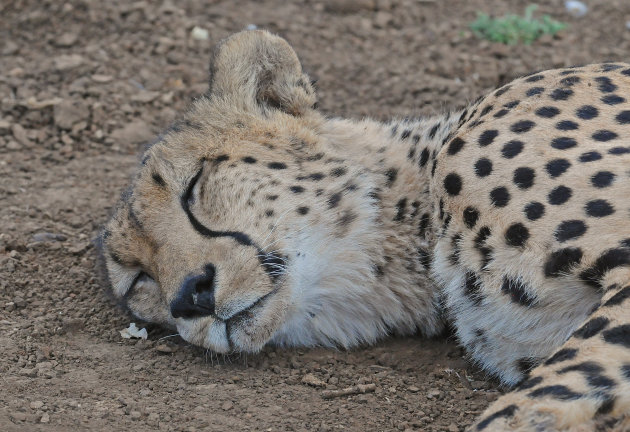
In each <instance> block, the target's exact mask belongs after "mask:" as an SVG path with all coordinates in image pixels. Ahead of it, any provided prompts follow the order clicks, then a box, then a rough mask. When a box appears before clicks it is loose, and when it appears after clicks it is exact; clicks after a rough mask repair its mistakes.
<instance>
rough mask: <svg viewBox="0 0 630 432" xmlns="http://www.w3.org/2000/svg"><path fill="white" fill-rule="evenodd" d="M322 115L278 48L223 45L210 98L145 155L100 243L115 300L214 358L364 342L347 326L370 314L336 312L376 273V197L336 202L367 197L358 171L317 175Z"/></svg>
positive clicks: (265, 40) (291, 59)
mask: <svg viewBox="0 0 630 432" xmlns="http://www.w3.org/2000/svg"><path fill="white" fill-rule="evenodd" d="M315 102H316V96H315V93H314V91H313V88H312V86H311V83H310V80H309V78H308V77H307V76H306V75H305V74H304V73H303V72H302V69H301V66H300V63H299V61H298V59H297V56H296V55H295V53H294V51H293V50H292V49H291V48H290V47H289V45H288V44H287V43H286V42H285V41H284V40H283V39H281V38H279V37H277V36H274V35H271V34H269V33H267V32H262V31H252V32H243V33H239V34H236V35H234V36H232V37H230V38H228V39H226V40H224V41H223V42H221V43H220V45H219V46H218V47H217V49H216V50H215V53H214V55H213V61H212V65H211V79H210V89H209V91H208V93H207V94H206V95H205V96H203V97H201V98H200V99H198V100H197V101H196V102H195V103H194V105H193V107H192V109H191V110H190V111H189V112H188V113H187V114H186V115H185V117H184V118H183V119H182V120H181V121H180V122H178V123H177V124H175V126H174V127H172V128H171V129H170V130H169V131H167V132H166V133H165V134H164V135H163V136H161V137H160V139H159V140H158V141H157V142H156V143H155V144H153V145H152V146H151V147H150V148H149V149H148V150H147V151H146V153H145V154H144V156H143V159H142V163H141V165H140V166H139V169H138V172H137V175H136V176H135V178H134V180H133V183H132V185H131V187H130V188H129V189H128V190H127V192H125V193H124V194H123V197H122V199H121V201H120V203H119V204H118V206H117V207H116V210H115V213H114V215H113V216H112V218H111V219H110V220H109V222H108V223H107V224H106V226H105V229H104V230H103V234H102V237H103V255H104V257H105V260H106V266H107V271H108V276H109V279H110V282H111V286H112V290H113V292H114V294H115V296H117V297H118V298H120V299H122V300H123V301H124V302H125V303H126V305H127V306H128V307H129V309H130V310H131V311H132V312H133V313H134V314H135V315H137V316H138V317H139V318H141V319H143V320H146V321H150V322H156V323H161V324H164V325H167V326H170V327H175V328H176V329H177V331H178V332H179V333H180V335H181V336H182V337H183V338H184V339H186V340H187V341H189V342H191V343H193V344H196V345H200V346H203V347H206V348H210V349H212V350H214V351H217V352H230V351H246V352H247V351H249V352H254V351H257V350H259V349H260V348H261V347H262V346H264V345H265V344H266V343H267V342H269V341H271V340H273V341H275V342H278V343H281V344H296V343H299V344H328V345H341V346H349V345H352V344H354V343H356V342H357V341H361V340H362V339H363V340H365V339H366V338H367V336H365V335H363V334H361V332H360V331H358V330H357V329H352V328H350V327H352V326H353V325H356V324H354V323H356V322H358V320H357V317H356V316H353V314H361V313H363V314H367V313H368V312H366V311H365V310H361V308H358V309H357V311H355V312H347V311H345V312H343V313H341V309H340V308H341V307H343V305H344V304H347V302H348V301H351V298H345V299H342V298H340V297H339V296H338V294H335V292H339V290H340V285H343V284H344V283H348V282H347V281H348V280H350V279H352V278H354V279H355V280H356V279H357V278H360V277H361V275H362V274H363V275H364V276H366V277H367V276H369V274H370V271H371V267H370V263H369V257H366V256H365V251H364V250H363V249H364V245H365V242H367V243H369V242H371V241H377V239H375V238H373V237H371V236H373V234H371V233H370V229H369V227H368V225H369V223H370V220H373V215H372V213H371V212H372V208H371V206H370V205H369V202H367V201H366V200H368V198H366V197H367V196H368V194H367V192H366V193H365V194H361V193H355V194H354V195H355V196H357V198H356V200H357V201H356V202H353V201H352V199H354V198H352V197H348V198H347V199H346V198H344V202H343V203H341V204H339V203H338V202H335V199H336V198H335V193H334V192H335V191H336V193H337V194H340V193H343V190H344V188H346V189H352V190H354V191H357V190H358V191H359V192H360V191H361V190H365V191H367V189H368V188H369V185H368V184H367V182H366V181H363V183H362V182H361V171H360V169H359V168H353V167H351V166H345V167H341V166H340V167H339V168H338V169H339V170H341V171H343V174H344V176H341V175H334V173H333V175H330V174H328V173H322V172H321V169H317V168H318V167H319V168H321V166H322V164H323V161H324V159H330V156H329V151H330V148H329V147H327V146H329V145H328V144H327V142H326V140H325V139H322V138H321V135H320V132H321V129H322V128H323V127H324V124H325V123H326V120H325V119H324V118H323V117H322V116H321V115H320V114H319V113H318V112H317V111H316V110H315V109H314V104H315ZM340 173H341V172H337V174H340ZM353 182H354V183H353ZM344 206H345V207H344ZM333 207H334V209H333ZM361 207H363V213H362V214H358V213H357V212H356V211H354V210H353V211H351V210H350V209H357V208H361ZM332 210H334V216H331V215H330V214H329V215H327V214H326V211H332ZM332 217H334V218H335V219H336V221H332V220H331V218H332ZM344 218H345V219H344ZM340 220H341V222H342V223H339V222H340ZM344 221H345V225H344V223H343V222H344ZM362 224H363V225H362ZM350 225H352V227H350ZM362 227H363V228H362ZM349 230H351V231H353V232H355V233H356V234H355V236H362V242H359V241H353V240H351V239H347V240H344V236H348V235H349V234H348V231H349ZM372 231H374V230H372ZM340 239H341V240H340ZM345 264H347V265H345ZM353 266H354V267H353ZM341 268H343V269H344V270H343V271H344V272H346V273H345V274H344V275H341V274H340V273H339V272H340V271H341V270H338V269H341ZM355 285H357V286H361V283H358V284H355ZM357 289H359V288H357ZM327 290H328V291H327ZM342 291H343V290H342ZM346 292H349V291H346ZM348 295H359V293H356V292H355V293H354V294H348ZM327 296H328V297H327ZM327 298H328V299H329V301H327V300H326V299H327ZM335 314H336V316H334V317H333V315H335ZM344 320H345V321H344ZM344 326H345V327H344ZM335 331H338V333H339V336H338V337H336V336H334V334H335Z"/></svg>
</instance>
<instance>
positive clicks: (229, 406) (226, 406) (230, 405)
mask: <svg viewBox="0 0 630 432" xmlns="http://www.w3.org/2000/svg"><path fill="white" fill-rule="evenodd" d="M232 408H234V404H233V403H232V401H227V402H224V403H223V405H221V409H222V410H223V411H229V410H231V409H232Z"/></svg>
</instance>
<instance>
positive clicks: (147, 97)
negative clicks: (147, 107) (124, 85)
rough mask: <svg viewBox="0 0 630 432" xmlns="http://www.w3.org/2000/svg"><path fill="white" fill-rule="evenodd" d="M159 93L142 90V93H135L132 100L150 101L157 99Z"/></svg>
mask: <svg viewBox="0 0 630 432" xmlns="http://www.w3.org/2000/svg"><path fill="white" fill-rule="evenodd" d="M159 95H160V93H159V92H155V91H141V92H140V93H138V94H136V95H133V96H132V97H131V100H132V101H133V102H140V103H149V102H153V101H154V100H155V99H157V97H158V96H159Z"/></svg>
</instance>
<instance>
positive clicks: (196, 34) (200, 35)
mask: <svg viewBox="0 0 630 432" xmlns="http://www.w3.org/2000/svg"><path fill="white" fill-rule="evenodd" d="M190 36H191V37H192V38H193V39H196V40H208V39H209V38H210V33H209V32H208V30H206V29H205V28H202V27H198V26H194V27H193V29H192V30H191V32H190Z"/></svg>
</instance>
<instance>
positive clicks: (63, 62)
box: [54, 54, 85, 72]
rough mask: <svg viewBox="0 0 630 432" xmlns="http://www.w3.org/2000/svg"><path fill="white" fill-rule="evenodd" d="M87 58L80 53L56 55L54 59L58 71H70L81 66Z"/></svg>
mask: <svg viewBox="0 0 630 432" xmlns="http://www.w3.org/2000/svg"><path fill="white" fill-rule="evenodd" d="M84 62H85V59H84V58H83V57H82V56H80V55H79V54H64V55H60V56H59V57H56V58H55V60H54V63H55V69H57V70H58V71H62V72H63V71H68V70H71V69H75V68H77V67H79V66H81V65H82V64H83V63H84Z"/></svg>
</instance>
